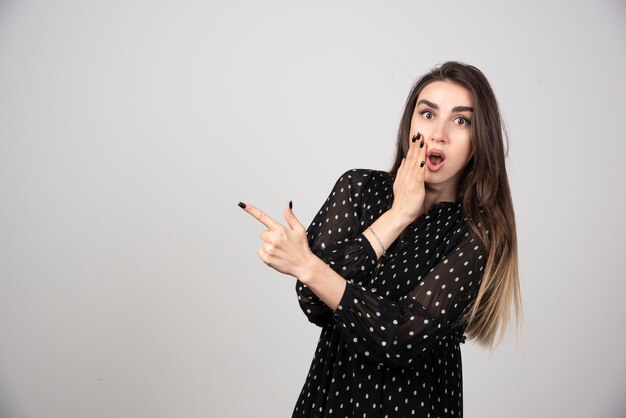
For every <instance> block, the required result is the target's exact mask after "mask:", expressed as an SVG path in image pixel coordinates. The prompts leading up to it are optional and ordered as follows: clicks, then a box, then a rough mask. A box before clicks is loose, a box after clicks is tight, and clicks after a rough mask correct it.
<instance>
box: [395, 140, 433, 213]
mask: <svg viewBox="0 0 626 418" xmlns="http://www.w3.org/2000/svg"><path fill="white" fill-rule="evenodd" d="M414 138H417V139H416V140H415V141H413V139H414ZM427 150H428V146H427V145H425V144H424V136H423V135H421V134H420V133H419V132H418V133H417V134H416V135H415V136H413V138H411V139H409V152H408V153H407V155H406V157H404V158H403V159H402V163H400V167H399V168H398V172H397V174H396V178H395V180H394V182H393V204H392V206H391V209H390V210H391V211H392V212H393V213H394V214H395V216H398V217H400V218H401V219H403V220H404V222H406V224H407V225H408V224H410V223H411V222H413V221H414V220H415V219H417V217H418V216H419V215H420V212H421V210H422V206H423V204H424V197H425V195H426V189H425V186H424V175H425V173H426V152H427Z"/></svg>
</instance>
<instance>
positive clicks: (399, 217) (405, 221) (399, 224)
mask: <svg viewBox="0 0 626 418" xmlns="http://www.w3.org/2000/svg"><path fill="white" fill-rule="evenodd" d="M385 213H386V214H387V215H388V216H389V219H391V221H392V222H393V225H394V226H395V227H396V228H397V229H399V230H403V229H404V228H406V227H407V226H409V225H410V224H411V223H413V221H414V220H415V219H410V218H409V217H407V216H406V215H403V214H401V213H399V212H398V211H397V210H396V209H394V208H393V207H391V209H389V210H388V211H387V212H385Z"/></svg>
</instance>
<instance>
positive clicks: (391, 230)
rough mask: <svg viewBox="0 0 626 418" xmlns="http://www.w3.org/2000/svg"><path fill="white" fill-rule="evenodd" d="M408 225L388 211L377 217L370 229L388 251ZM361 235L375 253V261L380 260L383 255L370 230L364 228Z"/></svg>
mask: <svg viewBox="0 0 626 418" xmlns="http://www.w3.org/2000/svg"><path fill="white" fill-rule="evenodd" d="M409 224H410V222H408V221H406V220H403V219H402V218H400V217H399V216H397V215H396V214H395V213H394V212H393V211H392V210H391V209H390V210H388V211H387V212H385V213H383V214H382V215H381V216H380V217H378V219H376V221H375V222H374V223H373V224H372V225H370V227H371V228H372V229H373V230H374V231H375V232H376V236H377V237H378V239H379V240H380V241H381V243H382V245H384V246H385V249H388V248H389V247H390V246H391V244H393V242H394V241H395V240H396V239H397V238H398V236H399V235H400V233H401V232H402V231H403V230H404V229H405V228H406V227H407V225H409ZM363 235H364V236H365V238H367V240H368V241H369V242H370V244H371V246H372V248H374V251H376V259H378V258H380V256H381V255H382V254H383V249H382V248H381V246H380V244H381V243H379V242H378V239H376V237H375V236H374V234H373V233H372V231H371V229H369V228H366V230H365V231H363Z"/></svg>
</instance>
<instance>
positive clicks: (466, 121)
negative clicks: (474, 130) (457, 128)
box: [456, 116, 471, 126]
mask: <svg viewBox="0 0 626 418" xmlns="http://www.w3.org/2000/svg"><path fill="white" fill-rule="evenodd" d="M456 120H460V121H463V123H458V124H457V125H461V126H463V125H471V122H470V121H469V119H466V118H462V117H460V116H459V117H458V118H456Z"/></svg>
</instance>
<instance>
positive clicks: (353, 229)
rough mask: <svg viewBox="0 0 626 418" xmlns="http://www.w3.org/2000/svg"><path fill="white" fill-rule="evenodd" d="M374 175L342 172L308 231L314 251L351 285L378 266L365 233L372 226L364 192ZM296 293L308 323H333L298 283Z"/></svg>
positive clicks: (319, 302) (324, 308) (322, 305)
mask: <svg viewBox="0 0 626 418" xmlns="http://www.w3.org/2000/svg"><path fill="white" fill-rule="evenodd" d="M373 175H375V174H374V173H373V171H372V170H368V169H352V170H348V171H346V172H345V173H343V174H342V175H341V176H340V177H339V179H338V180H337V181H336V182H335V185H334V187H333V189H332V191H331V192H330V194H329V196H328V198H327V199H326V201H325V202H324V204H323V205H322V207H321V208H320V210H319V211H318V213H317V214H316V215H315V217H314V218H313V221H312V222H311V224H310V225H309V227H308V228H307V232H306V234H307V240H308V243H309V247H310V248H311V251H312V252H313V253H314V254H315V255H316V256H318V257H319V258H320V259H322V260H323V261H324V262H325V263H326V264H328V265H329V266H330V267H331V268H332V269H333V270H334V271H336V272H337V273H338V274H340V275H341V276H342V277H344V278H345V279H346V281H347V282H348V283H361V282H362V281H363V280H365V279H366V278H368V277H370V276H371V275H372V274H373V272H374V269H375V266H376V252H375V251H374V249H373V248H372V246H371V244H370V242H369V241H368V239H367V238H366V237H365V236H364V235H363V233H362V231H363V230H365V228H367V226H368V225H369V224H367V225H366V221H365V209H366V206H365V205H364V204H363V202H364V201H365V199H364V196H363V193H367V189H366V187H367V186H368V184H371V183H370V180H371V177H372V176H373ZM369 221H370V222H371V221H372V220H371V219H370V220H369ZM296 292H297V295H298V303H299V305H300V308H301V309H302V311H303V312H304V314H305V315H306V316H307V318H308V320H309V322H312V323H314V324H316V325H318V326H324V325H333V324H334V321H333V311H332V310H331V309H330V308H329V307H328V306H327V305H326V304H325V303H324V302H323V301H322V300H321V299H320V298H319V297H318V296H317V295H316V294H315V293H313V291H312V290H311V289H309V288H308V287H307V286H306V285H305V284H304V283H302V282H301V281H299V280H297V281H296Z"/></svg>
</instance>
